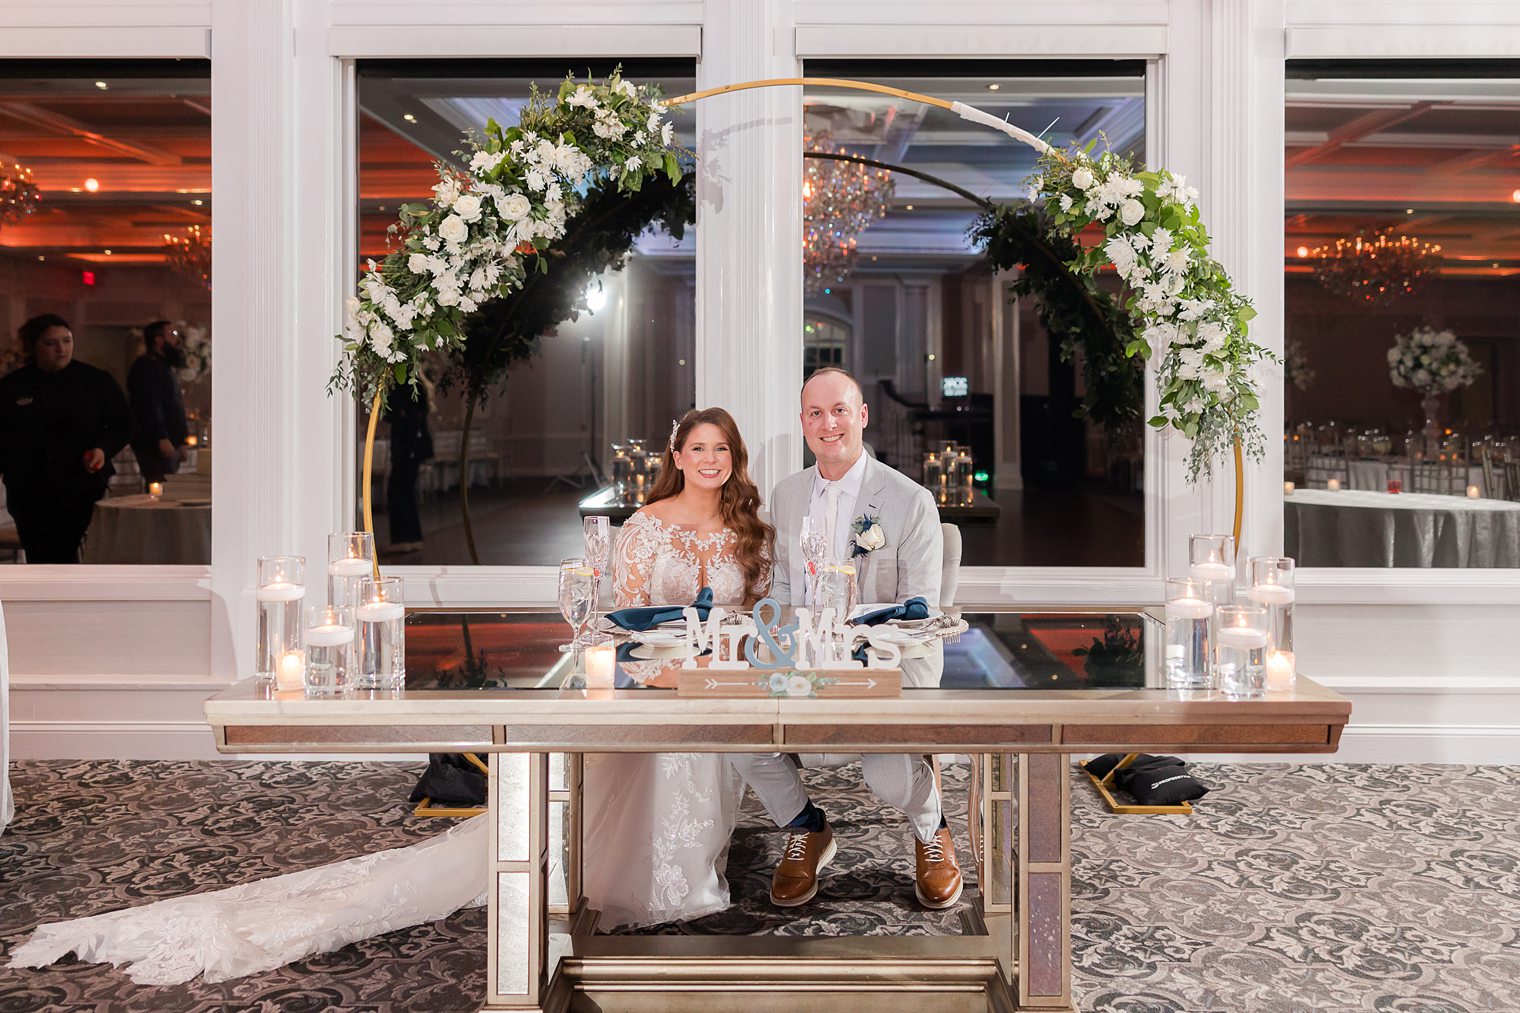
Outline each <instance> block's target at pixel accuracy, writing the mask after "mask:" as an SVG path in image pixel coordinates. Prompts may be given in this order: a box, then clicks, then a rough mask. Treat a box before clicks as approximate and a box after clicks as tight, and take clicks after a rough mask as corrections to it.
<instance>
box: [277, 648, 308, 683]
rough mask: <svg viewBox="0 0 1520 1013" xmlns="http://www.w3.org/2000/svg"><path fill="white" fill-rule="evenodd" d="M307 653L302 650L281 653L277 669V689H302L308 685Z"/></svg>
mask: <svg viewBox="0 0 1520 1013" xmlns="http://www.w3.org/2000/svg"><path fill="white" fill-rule="evenodd" d="M305 680H306V655H305V654H304V653H303V652H301V651H286V652H285V653H284V654H282V655H280V664H279V667H278V668H276V669H275V673H274V685H275V688H276V689H280V690H291V689H302V688H304V687H305V685H306V681H305Z"/></svg>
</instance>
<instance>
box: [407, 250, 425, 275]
mask: <svg viewBox="0 0 1520 1013" xmlns="http://www.w3.org/2000/svg"><path fill="white" fill-rule="evenodd" d="M427 266H428V259H427V256H426V254H422V253H414V254H412V255H411V256H410V257H407V258H406V269H407V270H408V271H410V272H412V273H413V274H426V273H427Z"/></svg>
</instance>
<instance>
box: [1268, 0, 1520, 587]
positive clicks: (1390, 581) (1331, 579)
mask: <svg viewBox="0 0 1520 1013" xmlns="http://www.w3.org/2000/svg"><path fill="white" fill-rule="evenodd" d="M1284 23H1285V32H1284V35H1285V42H1284V58H1285V59H1288V60H1292V59H1322V60H1323V59H1346V60H1356V59H1383V60H1389V59H1410V60H1415V59H1453V60H1459V59H1516V58H1520V5H1516V4H1514V3H1507V2H1477V3H1454V4H1446V5H1431V4H1424V3H1408V2H1405V3H1384V4H1371V5H1367V4H1359V3H1354V2H1350V0H1286V2H1285V3H1284ZM1285 76H1286V75H1285ZM1279 150H1280V149H1279ZM1279 157H1280V156H1279ZM1277 403H1278V406H1279V409H1280V407H1281V403H1282V402H1281V398H1279V399H1278V402H1277ZM1281 477H1282V476H1281V468H1280V467H1279V468H1278V469H1277V471H1276V473H1275V474H1268V475H1265V476H1263V481H1262V483H1261V485H1262V488H1263V491H1264V493H1265V496H1264V498H1265V499H1267V500H1268V501H1269V503H1270V505H1269V508H1270V509H1273V510H1275V511H1276V513H1277V515H1278V516H1281V513H1282V491H1281ZM1298 586H1299V600H1300V601H1303V602H1305V603H1309V604H1337V605H1363V604H1366V605H1416V604H1418V605H1462V604H1472V605H1505V604H1516V603H1520V569H1492V570H1490V569H1439V570H1437V569H1431V570H1427V569H1407V568H1404V569H1380V568H1379V569H1374V568H1345V569H1341V568H1328V567H1327V568H1304V569H1300V570H1299V571H1298Z"/></svg>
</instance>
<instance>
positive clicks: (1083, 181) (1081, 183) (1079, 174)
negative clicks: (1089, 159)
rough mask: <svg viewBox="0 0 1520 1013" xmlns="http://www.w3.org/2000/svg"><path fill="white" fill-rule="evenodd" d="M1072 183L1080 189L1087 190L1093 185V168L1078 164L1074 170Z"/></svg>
mask: <svg viewBox="0 0 1520 1013" xmlns="http://www.w3.org/2000/svg"><path fill="white" fill-rule="evenodd" d="M1071 185H1072V186H1074V187H1076V188H1077V189H1078V190H1086V189H1087V188H1088V187H1090V186H1092V185H1093V174H1092V170H1091V169H1088V168H1087V167H1086V166H1078V167H1077V168H1076V169H1074V170H1073V171H1072V174H1071Z"/></svg>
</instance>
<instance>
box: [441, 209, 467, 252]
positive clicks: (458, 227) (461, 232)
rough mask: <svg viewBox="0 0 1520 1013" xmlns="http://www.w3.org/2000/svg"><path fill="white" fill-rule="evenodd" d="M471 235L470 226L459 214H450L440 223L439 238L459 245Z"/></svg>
mask: <svg viewBox="0 0 1520 1013" xmlns="http://www.w3.org/2000/svg"><path fill="white" fill-rule="evenodd" d="M469 237H470V227H469V226H468V225H466V224H465V223H464V219H463V218H460V217H459V216H458V215H449V216H448V217H447V218H445V219H444V220H443V221H441V222H439V223H438V238H440V239H442V240H443V241H444V242H445V243H450V244H454V245H457V244H459V243H462V242H464V241H465V240H466V239H468V238H469Z"/></svg>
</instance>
